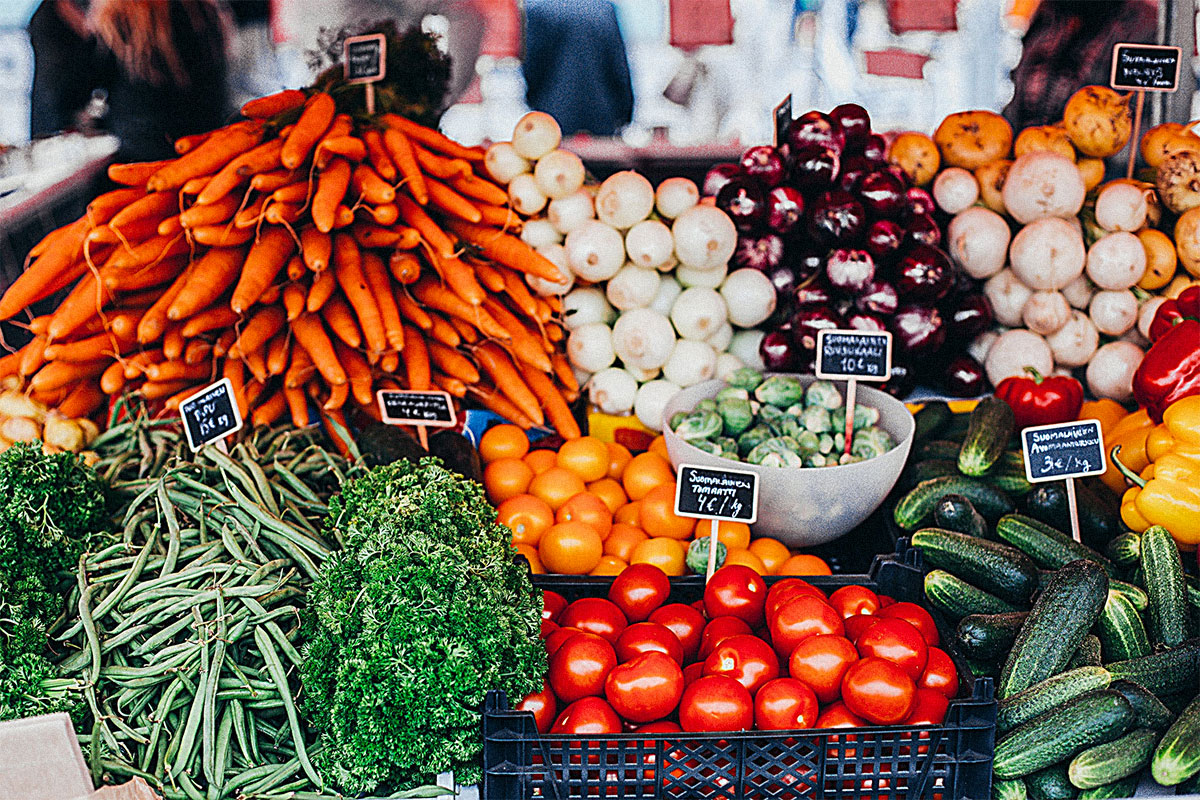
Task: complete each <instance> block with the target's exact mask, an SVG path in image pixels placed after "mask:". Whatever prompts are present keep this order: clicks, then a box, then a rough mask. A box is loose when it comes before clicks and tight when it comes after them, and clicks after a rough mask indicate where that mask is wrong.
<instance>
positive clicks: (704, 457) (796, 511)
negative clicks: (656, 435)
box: [663, 375, 916, 547]
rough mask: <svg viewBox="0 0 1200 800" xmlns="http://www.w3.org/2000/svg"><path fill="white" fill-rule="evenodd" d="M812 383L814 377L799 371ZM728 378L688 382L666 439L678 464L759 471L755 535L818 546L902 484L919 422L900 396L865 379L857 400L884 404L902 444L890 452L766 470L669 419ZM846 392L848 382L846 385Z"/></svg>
mask: <svg viewBox="0 0 1200 800" xmlns="http://www.w3.org/2000/svg"><path fill="white" fill-rule="evenodd" d="M796 377H797V378H799V380H800V382H801V383H803V384H804V385H805V386H808V385H809V384H810V383H812V382H814V381H815V380H816V378H815V377H814V376H812V375H797V376H796ZM724 386H725V382H724V381H708V382H706V383H699V384H696V385H695V386H691V387H688V388H687V389H684V390H683V391H681V392H679V393H678V394H677V395H675V397H673V398H672V399H671V400H670V402H668V403H667V406H666V408H665V409H664V411H663V437H664V438H665V439H666V444H667V452H668V453H669V454H670V456H671V465H672V466H673V467H675V468H678V467H679V465H680V464H697V465H699V466H702V467H715V468H721V467H725V468H733V469H740V470H749V471H752V472H756V473H758V476H759V478H758V487H759V488H758V521H757V522H755V523H754V525H753V526H752V530H753V533H754V535H755V536H770V537H772V538H775V539H778V540H779V541H781V542H783V543H784V544H786V545H788V546H789V547H811V546H813V545H818V544H824V543H825V542H828V541H831V540H833V539H836V538H837V537H839V536H841V535H842V534H844V533H849V532H850V531H851V530H853V529H854V527H855V526H857V525H859V524H860V523H861V522H862V521H863V520H865V519H866V518H867V517H869V516H870V515H871V512H873V511H874V510H875V509H877V508H879V506H880V505H881V504H882V503H883V501H884V499H885V498H886V497H887V495H888V492H890V491H891V490H892V487H893V486H895V485H896V481H897V480H899V478H900V473H901V472H902V471H903V470H904V464H905V462H906V461H907V460H908V451H909V449H910V448H911V447H912V442H913V435H914V434H915V433H916V422H915V420H914V419H913V415H912V412H910V411H909V410H908V408H907V407H905V405H904V403H901V402H900V401H899V400H897V399H896V398H894V397H892V396H891V395H890V394H888V393H887V392H883V391H880V390H879V389H872V388H871V387H870V386H865V385H863V384H862V383H860V384H859V385H858V391H857V394H856V398H855V401H856V402H857V403H862V404H864V405H868V406H871V407H873V408H877V409H879V423H878V424H879V426H880V427H882V428H883V429H884V430H885V431H887V432H888V433H889V434H891V436H892V438H893V439H895V440H896V442H897V443H898V444H897V445H896V446H895V447H893V448H892V449H891V450H889V451H888V452H886V453H884V454H883V455H881V456H877V457H875V458H872V459H870V460H868V461H859V462H857V463H854V464H844V465H841V466H836V467H812V468H808V467H806V468H802V469H800V468H795V467H764V466H760V465H758V464H746V463H743V462H740V461H733V460H731V459H727V458H720V457H718V456H714V455H712V454H711V453H706V452H705V451H703V450H701V449H699V448H697V447H693V446H692V445H690V444H688V443H687V442H686V441H684V440H683V439H681V438H679V437H678V436H676V435H675V433H674V432H673V431H672V430H671V429H670V427H669V426H668V425H667V423H668V422H669V421H670V419H671V417H673V416H674V415H675V414H677V413H679V412H680V411H691V410H692V409H693V408H695V407H696V404H697V403H699V402H700V401H701V400H705V399H707V398H710V397H714V396H716V394H717V392H719V391H721V388H722V387H724ZM838 388H839V389H841V390H842V392H843V394H844V393H845V386H844V385H840V384H839V386H838Z"/></svg>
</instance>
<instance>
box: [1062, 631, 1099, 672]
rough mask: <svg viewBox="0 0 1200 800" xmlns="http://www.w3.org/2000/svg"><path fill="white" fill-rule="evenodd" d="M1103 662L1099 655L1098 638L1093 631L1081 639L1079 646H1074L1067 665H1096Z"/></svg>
mask: <svg viewBox="0 0 1200 800" xmlns="http://www.w3.org/2000/svg"><path fill="white" fill-rule="evenodd" d="M1103 663H1104V659H1103V658H1102V657H1101V649H1100V639H1099V637H1097V636H1096V635H1095V634H1093V633H1089V634H1088V635H1087V636H1085V637H1083V641H1081V642H1080V643H1079V647H1076V648H1075V652H1074V653H1072V654H1071V660H1070V661H1068V662H1067V666H1068V667H1069V668H1071V669H1075V668H1076V667H1098V666H1100V665H1101V664H1103Z"/></svg>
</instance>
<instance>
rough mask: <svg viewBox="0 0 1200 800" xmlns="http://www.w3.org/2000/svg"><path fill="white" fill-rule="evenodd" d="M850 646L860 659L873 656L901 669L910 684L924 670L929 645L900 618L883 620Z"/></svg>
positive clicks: (917, 631) (864, 632)
mask: <svg viewBox="0 0 1200 800" xmlns="http://www.w3.org/2000/svg"><path fill="white" fill-rule="evenodd" d="M854 646H855V647H857V648H858V654H859V655H860V656H862V657H863V658H867V657H868V656H877V657H879V658H882V659H886V660H887V661H891V662H892V663H893V664H896V665H897V666H899V667H900V668H901V669H902V670H904V671H905V672H906V673H907V674H908V677H910V678H912V679H913V680H914V681H915V680H917V679H918V678H920V677H921V673H922V672H924V671H925V661H926V660H927V659H928V657H929V646H928V645H926V644H925V640H924V639H923V638H921V632H920V631H919V630H917V629H916V628H914V627H913V626H912V625H910V624H909V623H908V622H906V621H904V620H902V619H892V618H887V617H885V618H883V619H879V620H876V622H875V624H874V625H872V626H871V627H869V628H867V629H866V630H865V631H863V632H862V635H860V636H859V637H858V639H856V640H855V642H854Z"/></svg>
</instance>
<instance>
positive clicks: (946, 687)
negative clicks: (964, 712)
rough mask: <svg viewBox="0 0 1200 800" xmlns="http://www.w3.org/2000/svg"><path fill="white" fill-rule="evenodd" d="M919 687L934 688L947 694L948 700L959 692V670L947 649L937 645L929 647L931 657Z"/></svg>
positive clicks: (918, 683)
mask: <svg viewBox="0 0 1200 800" xmlns="http://www.w3.org/2000/svg"><path fill="white" fill-rule="evenodd" d="M917 688H918V689H932V690H933V691H935V692H938V693H939V694H942V695H944V696H945V698H946V699H947V700H949V699H951V698H953V697H954V695H956V694H958V670H957V669H955V668H954V662H953V661H951V660H950V656H948V655H947V654H946V651H945V650H941V649H939V648H937V647H931V648H929V658H928V660H927V661H926V662H925V671H924V672H922V673H921V678H920V680H918V681H917Z"/></svg>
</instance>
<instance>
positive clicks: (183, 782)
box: [176, 772, 206, 800]
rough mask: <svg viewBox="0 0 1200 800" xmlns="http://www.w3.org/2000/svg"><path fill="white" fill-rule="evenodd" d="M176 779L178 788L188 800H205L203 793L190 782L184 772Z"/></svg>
mask: <svg viewBox="0 0 1200 800" xmlns="http://www.w3.org/2000/svg"><path fill="white" fill-rule="evenodd" d="M176 777H177V779H178V780H179V788H181V789H183V793H184V794H185V795H187V798H188V800H206V798H205V797H204V793H203V792H201V791H200V787H199V786H197V785H196V784H195V783H193V782H192V779H191V778H190V777H189V776H188V774H187V773H186V772H181V773H179V775H178V776H176Z"/></svg>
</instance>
